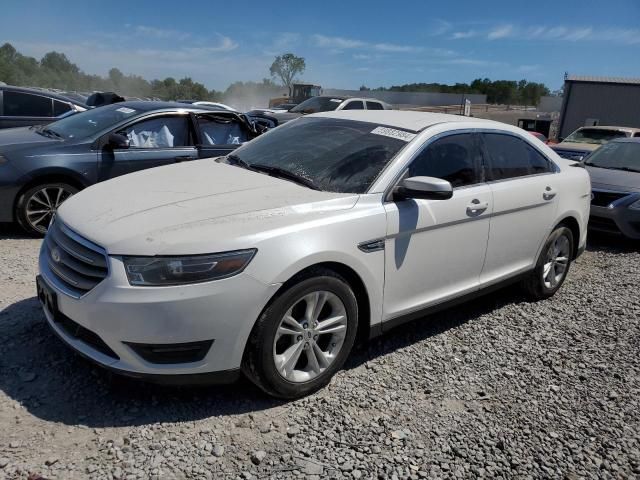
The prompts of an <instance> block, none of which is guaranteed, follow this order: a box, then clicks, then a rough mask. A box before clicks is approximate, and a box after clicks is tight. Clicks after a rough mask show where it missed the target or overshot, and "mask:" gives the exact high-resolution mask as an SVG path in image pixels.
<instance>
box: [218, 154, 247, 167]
mask: <svg viewBox="0 0 640 480" xmlns="http://www.w3.org/2000/svg"><path fill="white" fill-rule="evenodd" d="M224 158H225V159H227V160H231V162H233V163H231V165H236V166H238V167H242V168H246V169H247V170H253V168H251V165H249V164H248V163H247V162H245V161H244V160H243V159H241V158H240V157H239V156H237V155H234V154H229V155H227V156H226V157H224Z"/></svg>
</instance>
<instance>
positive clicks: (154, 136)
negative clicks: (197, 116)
mask: <svg viewBox="0 0 640 480" xmlns="http://www.w3.org/2000/svg"><path fill="white" fill-rule="evenodd" d="M112 133H120V134H122V135H125V136H126V137H127V138H128V139H129V148H124V149H114V150H110V149H108V148H107V149H103V150H102V152H101V161H100V169H99V170H100V175H99V176H100V180H106V179H108V178H113V177H117V176H119V175H124V174H127V173H131V172H135V171H138V170H144V169H147V168H153V167H159V166H162V165H170V164H172V163H178V162H184V161H189V160H195V159H196V158H198V151H197V149H196V147H195V144H194V141H193V128H192V125H191V119H190V117H189V114H188V113H171V114H158V115H154V116H152V117H145V118H144V119H142V120H138V121H136V122H134V123H131V124H129V125H127V126H125V127H122V128H119V129H118V130H117V132H112Z"/></svg>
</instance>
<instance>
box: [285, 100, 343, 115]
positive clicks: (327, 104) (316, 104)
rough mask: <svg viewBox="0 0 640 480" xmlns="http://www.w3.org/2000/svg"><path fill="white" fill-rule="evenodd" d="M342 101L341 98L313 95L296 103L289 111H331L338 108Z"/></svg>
mask: <svg viewBox="0 0 640 480" xmlns="http://www.w3.org/2000/svg"><path fill="white" fill-rule="evenodd" d="M343 101H344V100H343V99H341V98H331V97H313V98H310V99H309V100H305V101H304V102H302V103H300V104H298V105H296V106H295V107H293V108H292V109H291V110H289V111H290V112H293V113H318V112H332V111H333V110H335V109H336V108H338V105H340V104H341V103H342V102H343Z"/></svg>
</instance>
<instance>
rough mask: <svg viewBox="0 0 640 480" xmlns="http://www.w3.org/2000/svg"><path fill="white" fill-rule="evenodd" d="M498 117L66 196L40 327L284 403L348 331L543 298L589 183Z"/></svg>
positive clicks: (109, 356)
mask: <svg viewBox="0 0 640 480" xmlns="http://www.w3.org/2000/svg"><path fill="white" fill-rule="evenodd" d="M575 164H576V162H571V161H567V160H563V159H561V158H559V157H558V156H557V155H556V154H554V153H553V151H552V150H550V149H549V148H548V147H547V146H545V145H543V144H541V143H540V142H537V141H535V140H534V139H533V138H532V137H531V136H530V135H529V134H528V133H526V132H524V131H522V130H520V129H518V128H517V127H512V126H509V125H506V124H502V123H496V122H492V121H489V120H480V119H470V118H467V117H462V116H452V115H441V114H433V113H422V112H400V111H378V112H370V111H369V112H367V111H364V112H349V111H342V112H330V113H323V114H317V115H311V116H308V117H305V118H301V119H299V120H296V121H293V122H289V123H287V124H285V125H283V126H279V127H278V128H276V129H274V130H272V131H270V132H269V133H268V134H266V135H263V136H261V137H258V138H256V139H255V140H253V141H251V142H249V143H247V144H245V145H243V146H242V147H241V148H239V149H238V150H236V151H235V152H233V153H232V154H230V155H228V156H227V157H221V158H219V159H217V161H200V162H192V163H189V164H182V165H172V166H167V167H163V168H157V169H153V170H149V171H145V172H138V173H134V174H131V175H126V176H123V177H120V178H117V179H114V180H110V181H108V182H104V183H101V184H98V185H95V186H93V187H91V188H90V189H87V190H86V191H84V192H81V193H80V194H78V195H76V196H74V197H73V198H71V199H70V200H69V201H67V202H65V203H64V204H63V205H62V207H61V208H60V209H59V210H58V213H57V215H56V218H55V220H54V222H53V224H52V227H51V228H50V230H49V232H48V233H47V236H46V239H45V241H44V242H43V246H42V250H41V252H40V260H39V268H40V277H38V280H37V283H38V291H39V294H38V295H39V297H40V299H41V301H42V302H43V304H44V311H45V314H46V318H47V321H48V323H49V325H50V326H51V328H52V329H53V330H54V331H55V332H56V333H57V334H58V335H59V336H60V337H61V338H62V339H63V340H64V341H65V342H66V343H67V344H68V345H70V346H71V347H72V348H73V349H75V350H77V351H79V352H80V353H82V354H83V355H84V356H85V357H87V358H89V359H91V360H93V361H95V362H97V363H98V364H99V365H102V366H103V367H106V368H108V369H111V370H113V371H115V372H117V373H121V374H124V375H130V376H133V377H140V378H146V379H150V380H153V381H158V382H169V383H170V382H179V383H188V382H194V381H195V382H200V381H210V382H215V381H230V380H233V379H235V378H237V377H238V375H239V374H240V372H241V371H243V372H244V373H245V374H246V375H247V376H248V377H249V378H250V379H251V380H252V381H253V382H255V383H256V384H257V385H258V386H259V387H260V388H262V389H263V390H264V391H266V392H267V393H269V394H271V395H275V396H278V397H284V398H294V397H298V396H301V395H305V394H308V393H310V392H312V391H314V390H316V389H318V388H320V387H322V386H323V385H325V384H326V383H327V382H329V380H330V378H331V377H332V375H333V374H334V373H335V372H336V371H337V370H338V369H339V368H340V367H341V366H342V364H343V362H344V361H345V359H346V358H347V356H348V355H349V352H350V350H351V347H352V346H353V344H354V341H355V339H356V337H357V336H359V335H363V336H365V337H366V336H372V335H377V334H379V333H381V332H383V331H385V330H387V329H388V328H391V327H392V326H394V325H398V324H399V323H401V322H403V321H406V320H409V319H412V318H417V317H420V316H422V315H424V314H425V312H429V311H433V310H434V309H438V308H442V307H444V306H445V305H447V304H451V303H453V302H458V301H460V300H462V299H464V298H468V297H470V296H474V295H477V294H479V293H480V292H486V291H487V290H488V289H492V288H497V287H498V286H500V285H504V284H506V283H509V282H514V281H517V280H522V281H523V282H524V283H523V285H524V286H525V288H526V290H527V291H528V292H529V294H530V295H531V296H532V297H533V298H537V299H541V298H547V297H550V296H551V295H553V294H554V293H555V292H556V291H557V290H558V289H559V288H560V286H561V285H562V283H563V281H564V280H565V278H566V275H567V272H568V270H569V267H570V265H571V262H572V260H573V259H574V258H576V256H578V255H579V254H580V253H581V252H582V251H583V250H584V247H585V242H586V231H587V228H586V227H587V219H588V215H589V196H590V185H589V175H588V174H587V172H586V170H585V169H584V168H575V167H574V166H573V165H575Z"/></svg>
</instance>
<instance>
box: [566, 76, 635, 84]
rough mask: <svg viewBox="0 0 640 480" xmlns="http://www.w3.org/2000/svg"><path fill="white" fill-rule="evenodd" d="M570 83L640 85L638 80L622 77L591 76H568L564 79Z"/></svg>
mask: <svg viewBox="0 0 640 480" xmlns="http://www.w3.org/2000/svg"><path fill="white" fill-rule="evenodd" d="M566 80H567V81H570V82H588V83H620V84H626V85H640V78H624V77H596V76H592V75H569V76H567V77H566Z"/></svg>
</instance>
